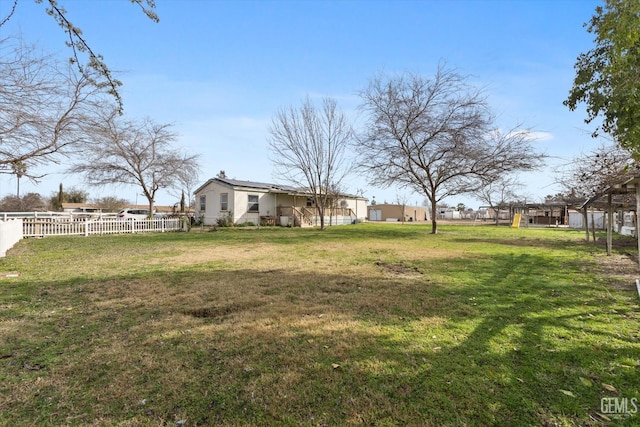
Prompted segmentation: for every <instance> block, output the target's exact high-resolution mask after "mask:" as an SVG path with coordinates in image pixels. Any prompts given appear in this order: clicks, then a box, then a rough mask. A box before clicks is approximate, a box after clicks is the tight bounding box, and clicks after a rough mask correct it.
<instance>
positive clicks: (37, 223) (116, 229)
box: [0, 212, 185, 258]
mask: <svg viewBox="0 0 640 427" xmlns="http://www.w3.org/2000/svg"><path fill="white" fill-rule="evenodd" d="M183 229H185V224H184V220H183V219H180V218H154V219H133V218H132V219H126V220H121V219H118V218H116V217H115V216H113V215H110V216H106V215H100V216H96V217H93V218H81V217H80V218H79V217H78V216H74V215H69V214H56V213H48V212H45V213H41V212H38V213H33V212H32V213H26V214H25V213H0V258H2V257H4V256H5V255H6V252H7V251H8V250H9V249H11V248H12V247H13V245H15V244H16V243H17V242H19V241H20V240H21V239H23V238H25V237H48V236H91V235H96V234H98V235H99V234H123V233H164V232H168V231H180V230H183Z"/></svg>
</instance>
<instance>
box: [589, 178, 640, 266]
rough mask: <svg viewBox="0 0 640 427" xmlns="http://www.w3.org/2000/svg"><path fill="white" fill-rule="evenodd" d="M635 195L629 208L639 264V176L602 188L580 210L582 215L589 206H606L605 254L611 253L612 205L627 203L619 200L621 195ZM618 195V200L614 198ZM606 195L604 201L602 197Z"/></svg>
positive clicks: (624, 204)
mask: <svg viewBox="0 0 640 427" xmlns="http://www.w3.org/2000/svg"><path fill="white" fill-rule="evenodd" d="M629 195H632V196H635V206H632V207H630V210H633V211H635V220H634V225H635V235H636V240H637V242H638V244H637V246H638V264H639V265H640V233H639V232H638V212H640V176H634V177H633V178H630V179H628V180H626V181H624V182H621V183H619V184H614V185H612V186H610V187H609V188H607V189H606V190H604V191H603V192H601V193H599V194H597V195H595V196H593V197H591V198H590V199H588V200H587V201H586V202H584V203H583V204H582V206H580V208H579V209H580V210H582V211H583V215H585V217H586V216H587V209H588V208H589V207H590V206H596V205H598V206H600V207H606V211H607V255H611V248H612V245H613V208H614V206H627V205H628V203H627V202H625V201H624V200H620V198H623V196H629ZM616 196H618V200H616ZM604 197H606V201H603V198H604ZM588 234H589V228H588V222H587V239H588Z"/></svg>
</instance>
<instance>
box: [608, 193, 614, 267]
mask: <svg viewBox="0 0 640 427" xmlns="http://www.w3.org/2000/svg"><path fill="white" fill-rule="evenodd" d="M612 197H613V196H612V195H611V193H609V197H608V200H607V201H608V211H607V222H608V224H607V255H608V256H611V251H612V246H613V200H612Z"/></svg>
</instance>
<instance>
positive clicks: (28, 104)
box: [0, 40, 104, 179]
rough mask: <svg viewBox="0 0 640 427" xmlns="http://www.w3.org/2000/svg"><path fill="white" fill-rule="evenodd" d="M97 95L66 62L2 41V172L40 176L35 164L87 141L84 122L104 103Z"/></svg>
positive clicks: (0, 135) (0, 108) (0, 95)
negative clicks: (61, 62)
mask: <svg viewBox="0 0 640 427" xmlns="http://www.w3.org/2000/svg"><path fill="white" fill-rule="evenodd" d="M101 94H102V92H100V90H99V89H97V88H96V87H95V86H93V85H91V83H90V82H89V80H88V79H87V78H86V77H84V76H82V75H79V74H78V73H77V72H75V71H74V69H73V67H70V66H69V65H68V64H67V65H62V64H59V63H57V62H56V61H55V59H54V58H53V57H51V56H48V55H43V54H40V53H38V52H37V51H36V49H35V48H34V47H31V46H26V45H25V44H23V43H22V42H21V41H20V40H17V41H11V40H1V41H0V173H6V174H16V175H19V176H20V178H22V177H26V178H30V179H37V178H40V177H41V176H40V175H37V174H36V173H35V172H34V171H35V168H36V167H37V166H38V165H40V164H44V163H47V162H56V161H59V159H60V157H61V156H62V155H64V154H67V153H68V152H69V151H70V150H71V149H72V148H75V147H76V146H77V145H78V144H79V143H80V142H83V141H85V140H86V135H87V129H86V128H85V126H84V124H85V123H87V122H89V121H90V120H92V117H94V116H95V114H96V111H97V110H98V105H99V104H104V99H102V97H101ZM17 166H19V169H18V170H17V169H16V167H17Z"/></svg>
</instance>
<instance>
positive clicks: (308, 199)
mask: <svg viewBox="0 0 640 427" xmlns="http://www.w3.org/2000/svg"><path fill="white" fill-rule="evenodd" d="M311 206H313V197H307V207H309V208H310V207H311Z"/></svg>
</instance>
